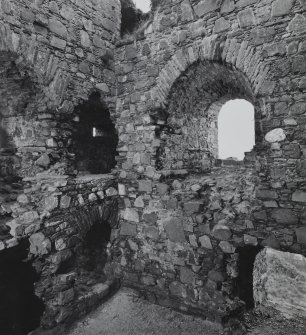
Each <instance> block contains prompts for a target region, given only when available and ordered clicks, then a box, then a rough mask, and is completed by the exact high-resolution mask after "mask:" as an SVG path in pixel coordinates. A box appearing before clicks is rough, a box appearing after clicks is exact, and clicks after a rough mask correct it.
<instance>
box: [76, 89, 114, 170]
mask: <svg viewBox="0 0 306 335" xmlns="http://www.w3.org/2000/svg"><path fill="white" fill-rule="evenodd" d="M76 113H77V115H78V124H77V126H76V128H75V130H74V134H73V143H74V152H75V160H76V168H77V170H78V171H79V173H81V174H100V173H109V172H111V170H112V169H113V168H114V167H115V165H116V155H117V144H118V135H117V133H116V129H115V126H114V124H113V122H112V120H111V118H110V113H109V110H108V109H107V107H106V106H105V105H104V104H103V103H102V101H101V96H100V94H99V93H93V94H92V95H91V96H90V97H89V100H88V101H86V102H84V103H83V104H81V105H80V106H79V107H77V109H76Z"/></svg>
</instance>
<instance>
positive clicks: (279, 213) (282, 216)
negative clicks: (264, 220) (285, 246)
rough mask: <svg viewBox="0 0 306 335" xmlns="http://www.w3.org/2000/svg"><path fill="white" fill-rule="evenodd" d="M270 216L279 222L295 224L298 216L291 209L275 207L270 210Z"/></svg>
mask: <svg viewBox="0 0 306 335" xmlns="http://www.w3.org/2000/svg"><path fill="white" fill-rule="evenodd" d="M272 218H273V219H274V220H275V221H276V222H277V223H280V224H288V225H290V224H297V223H298V218H297V217H296V216H295V214H294V213H293V211H292V210H291V209H286V208H277V209H274V210H273V212H272Z"/></svg>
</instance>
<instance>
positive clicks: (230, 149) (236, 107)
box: [218, 99, 255, 160]
mask: <svg viewBox="0 0 306 335" xmlns="http://www.w3.org/2000/svg"><path fill="white" fill-rule="evenodd" d="M218 143H219V158H221V159H226V158H229V157H236V158H238V159H239V160H243V158H244V153H245V152H248V151H251V150H252V148H253V146H254V144H255V125H254V106H253V105H252V104H251V103H250V102H248V101H246V100H240V99H237V100H230V101H228V102H227V103H226V104H224V106H223V107H222V108H221V110H220V113H219V117H218Z"/></svg>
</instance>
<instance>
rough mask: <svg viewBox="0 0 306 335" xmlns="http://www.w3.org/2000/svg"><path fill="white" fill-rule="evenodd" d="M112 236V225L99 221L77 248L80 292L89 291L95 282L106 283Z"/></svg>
mask: <svg viewBox="0 0 306 335" xmlns="http://www.w3.org/2000/svg"><path fill="white" fill-rule="evenodd" d="M110 236H111V227H110V225H109V224H108V222H107V221H101V222H97V223H95V224H94V225H93V226H92V227H91V229H90V230H89V232H88V233H87V234H86V236H85V238H84V241H83V242H82V243H81V244H80V245H79V246H78V247H77V248H76V250H75V255H76V256H75V257H76V270H77V273H78V290H79V293H80V294H81V293H82V292H84V291H88V290H89V288H90V287H92V286H94V285H95V284H99V283H104V282H105V281H106V280H107V276H106V274H105V272H104V269H105V264H106V262H107V259H108V255H107V244H108V243H109V242H110Z"/></svg>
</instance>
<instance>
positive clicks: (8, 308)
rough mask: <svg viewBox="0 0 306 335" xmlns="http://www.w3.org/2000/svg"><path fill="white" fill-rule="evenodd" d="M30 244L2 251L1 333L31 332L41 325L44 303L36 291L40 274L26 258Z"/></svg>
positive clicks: (0, 258)
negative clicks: (36, 283) (35, 286)
mask: <svg viewBox="0 0 306 335" xmlns="http://www.w3.org/2000/svg"><path fill="white" fill-rule="evenodd" d="M28 244H29V243H28V241H21V242H20V244H19V245H18V246H16V247H13V248H10V249H7V250H4V251H1V254H0V268H1V270H0V296H1V299H0V334H28V333H29V332H31V331H32V330H35V329H36V328H38V327H39V325H40V319H41V316H42V314H43V311H44V305H43V303H42V301H41V300H40V299H39V298H38V297H37V296H36V295H35V293H34V284H35V282H37V281H38V280H39V276H38V275H37V273H36V271H35V269H34V268H33V266H32V264H31V262H28V261H27V260H26V258H27V254H28Z"/></svg>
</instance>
